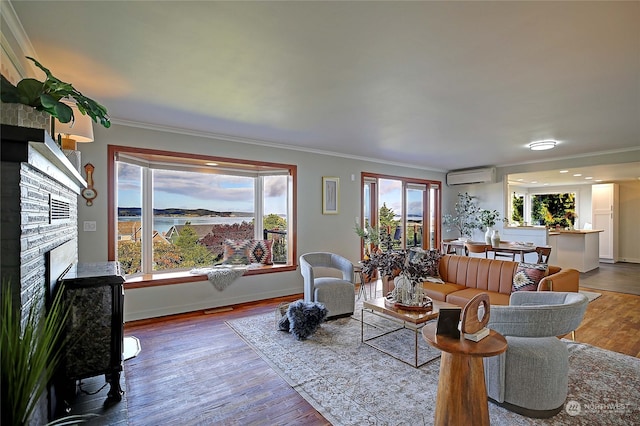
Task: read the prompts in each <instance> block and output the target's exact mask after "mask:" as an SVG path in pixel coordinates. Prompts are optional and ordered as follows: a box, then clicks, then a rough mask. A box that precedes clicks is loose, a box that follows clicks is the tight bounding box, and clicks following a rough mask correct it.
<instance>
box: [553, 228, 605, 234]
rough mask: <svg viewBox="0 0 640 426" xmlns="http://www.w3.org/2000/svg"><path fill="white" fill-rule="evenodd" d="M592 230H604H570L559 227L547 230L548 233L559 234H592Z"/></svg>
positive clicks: (595, 230)
mask: <svg viewBox="0 0 640 426" xmlns="http://www.w3.org/2000/svg"><path fill="white" fill-rule="evenodd" d="M594 232H604V231H603V230H602V229H572V230H570V231H569V230H566V229H560V230H557V231H555V230H553V231H549V235H559V234H592V233H594Z"/></svg>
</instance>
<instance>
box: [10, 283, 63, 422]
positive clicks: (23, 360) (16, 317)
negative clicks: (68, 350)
mask: <svg viewBox="0 0 640 426" xmlns="http://www.w3.org/2000/svg"><path fill="white" fill-rule="evenodd" d="M60 290H62V289H60ZM62 293H63V292H62V291H58V293H57V295H56V297H55V299H54V300H53V303H52V305H51V306H50V308H49V309H48V310H47V311H46V312H45V313H41V312H40V309H39V307H40V306H41V303H38V302H39V301H38V300H35V301H34V302H33V303H32V305H31V308H30V309H29V312H28V314H27V318H26V320H25V321H22V319H21V310H20V309H19V308H18V307H16V306H14V304H13V297H12V292H11V286H10V284H9V283H8V282H3V284H2V302H1V304H0V320H1V321H2V324H1V325H0V351H1V355H0V358H1V362H0V367H1V370H0V377H1V391H2V415H1V417H2V424H3V425H26V424H28V422H29V418H30V416H31V414H32V413H33V410H34V409H35V407H36V406H37V404H38V402H39V400H40V398H41V396H42V395H43V394H44V392H45V390H46V388H47V384H48V383H49V381H50V380H51V378H52V377H53V373H54V371H55V369H56V367H57V365H58V363H59V361H60V356H61V353H62V346H63V345H61V344H60V339H61V337H62V331H63V329H64V324H65V322H66V319H67V316H68V313H69V310H68V308H65V306H64V305H63V301H62Z"/></svg>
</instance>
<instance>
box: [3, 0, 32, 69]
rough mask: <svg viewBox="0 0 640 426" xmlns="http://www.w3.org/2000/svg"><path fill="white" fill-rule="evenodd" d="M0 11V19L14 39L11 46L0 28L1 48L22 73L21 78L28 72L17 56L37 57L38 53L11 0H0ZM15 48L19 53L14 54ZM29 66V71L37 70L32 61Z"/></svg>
mask: <svg viewBox="0 0 640 426" xmlns="http://www.w3.org/2000/svg"><path fill="white" fill-rule="evenodd" d="M0 12H1V14H2V19H3V20H4V22H5V23H6V24H7V25H6V28H7V29H8V30H9V33H10V34H11V36H12V37H13V38H14V39H15V41H16V46H11V44H10V43H9V41H8V39H7V38H6V37H5V35H4V32H5V28H2V32H3V34H2V48H3V49H4V50H5V52H6V53H7V55H8V56H9V59H10V60H11V61H12V62H13V65H14V66H15V67H16V69H17V70H18V72H19V73H20V74H22V78H24V77H26V74H28V72H27V70H26V69H25V68H24V67H23V66H22V62H21V61H20V60H19V57H24V56H31V57H33V58H36V59H37V58H38V55H37V53H36V50H35V48H34V47H33V44H31V40H30V39H29V36H28V35H27V32H26V31H25V30H24V27H23V26H22V22H20V18H18V15H17V14H16V11H15V9H14V8H13V5H12V4H11V1H9V0H3V1H1V2H0ZM5 43H6V44H5ZM16 50H18V53H19V54H16ZM29 67H30V70H31V72H32V73H33V74H35V73H36V71H37V68H36V66H35V65H34V64H33V63H30V66H29Z"/></svg>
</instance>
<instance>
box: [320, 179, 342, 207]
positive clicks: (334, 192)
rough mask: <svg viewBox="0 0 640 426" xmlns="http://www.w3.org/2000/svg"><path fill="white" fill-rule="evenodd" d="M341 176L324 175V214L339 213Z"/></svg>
mask: <svg viewBox="0 0 640 426" xmlns="http://www.w3.org/2000/svg"><path fill="white" fill-rule="evenodd" d="M339 202H340V178H337V177H330V176H323V177H322V214H338V205H339Z"/></svg>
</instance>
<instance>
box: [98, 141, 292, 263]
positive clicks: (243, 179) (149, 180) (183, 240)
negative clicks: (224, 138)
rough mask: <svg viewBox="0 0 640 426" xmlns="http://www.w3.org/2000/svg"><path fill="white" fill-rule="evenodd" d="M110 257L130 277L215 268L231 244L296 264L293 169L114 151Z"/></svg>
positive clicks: (141, 151) (124, 149)
mask: <svg viewBox="0 0 640 426" xmlns="http://www.w3.org/2000/svg"><path fill="white" fill-rule="evenodd" d="M109 150H110V158H112V161H111V162H110V170H111V173H110V175H111V176H113V181H112V182H110V183H111V185H110V191H109V192H110V194H109V199H110V211H112V212H113V215H110V229H112V231H111V232H110V243H109V248H110V250H109V251H110V253H109V255H110V257H113V259H115V260H118V261H119V262H120V263H121V264H122V266H123V268H124V270H125V273H126V274H127V275H128V276H131V275H139V274H150V273H155V272H163V271H170V272H176V271H188V270H191V269H193V268H202V267H210V266H213V265H216V264H220V263H222V262H223V261H224V259H225V257H224V256H225V253H224V246H225V241H226V240H263V239H266V240H271V242H270V243H269V247H271V250H272V261H273V263H277V264H283V265H289V264H293V251H292V250H291V248H292V247H293V244H294V242H293V241H292V238H293V235H294V234H295V233H294V232H292V231H291V230H292V227H293V226H294V225H295V220H294V218H293V216H292V211H293V209H292V205H293V202H294V200H295V194H294V193H293V189H292V188H294V186H295V185H294V179H295V170H296V169H295V166H292V165H285V164H274V163H265V162H252V161H247V160H240V159H238V160H236V159H233V160H231V159H228V158H225V159H222V158H216V157H210V156H198V155H193V154H185V153H175V152H166V151H157V150H148V149H139V148H127V147H115V146H110V147H109Z"/></svg>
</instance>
